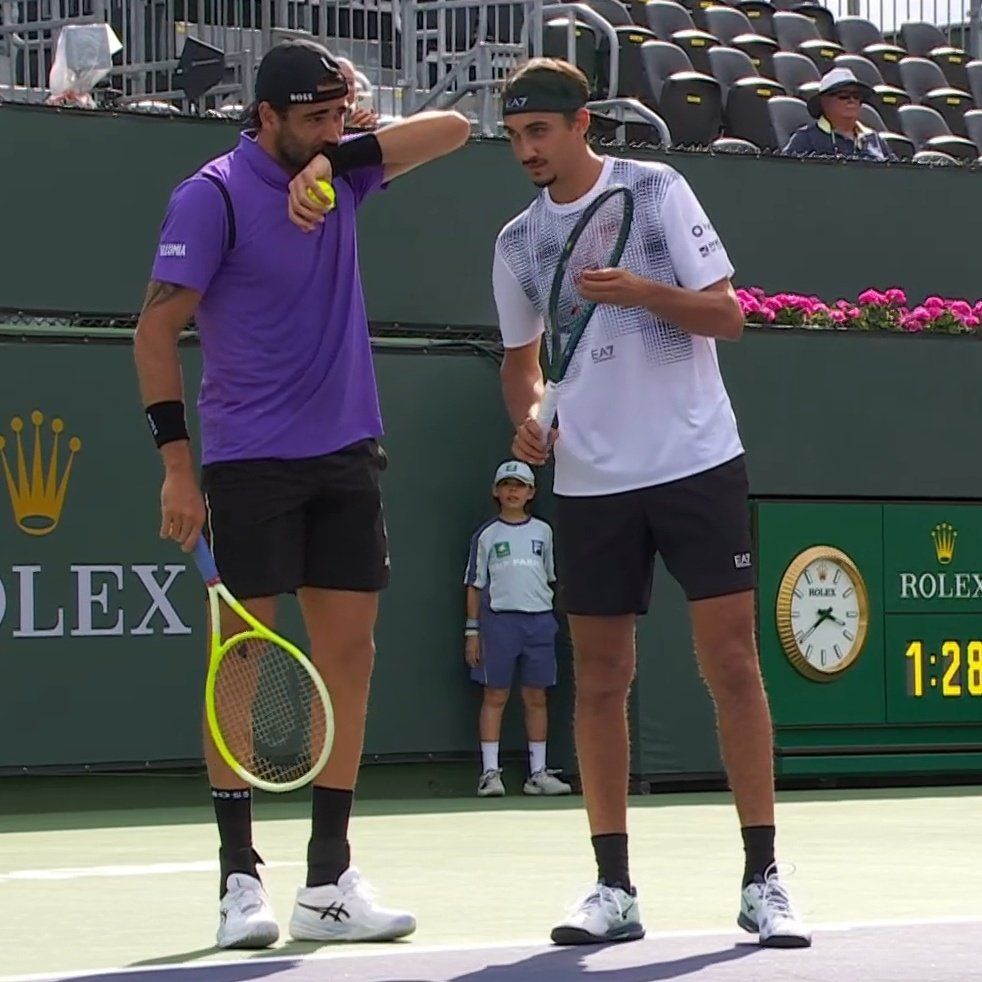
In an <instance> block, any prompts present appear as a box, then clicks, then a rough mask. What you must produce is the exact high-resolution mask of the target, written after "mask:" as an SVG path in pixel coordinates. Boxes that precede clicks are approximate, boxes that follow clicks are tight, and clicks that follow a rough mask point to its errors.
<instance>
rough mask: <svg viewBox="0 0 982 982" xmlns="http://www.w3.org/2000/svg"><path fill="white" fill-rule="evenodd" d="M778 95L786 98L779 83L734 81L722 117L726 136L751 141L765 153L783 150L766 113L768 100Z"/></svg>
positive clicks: (748, 79) (753, 79)
mask: <svg viewBox="0 0 982 982" xmlns="http://www.w3.org/2000/svg"><path fill="white" fill-rule="evenodd" d="M776 95H787V93H786V92H785V91H784V89H783V88H782V86H780V85H779V84H778V83H777V82H769V81H766V80H761V79H758V78H742V79H738V80H737V81H736V82H734V83H733V85H732V86H731V87H730V94H729V96H728V97H727V100H726V110H725V112H724V114H723V118H724V121H725V124H726V134H727V136H736V137H740V138H741V139H744V140H749V141H750V142H751V143H753V144H755V145H756V146H758V147H760V148H761V149H762V150H777V149H780V148H779V147H778V145H777V134H776V133H775V132H774V126H773V124H772V123H771V117H770V113H769V112H768V110H767V102H768V100H769V99H772V98H773V97H774V96H776Z"/></svg>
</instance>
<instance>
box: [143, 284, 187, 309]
mask: <svg viewBox="0 0 982 982" xmlns="http://www.w3.org/2000/svg"><path fill="white" fill-rule="evenodd" d="M183 289H184V287H181V286H177V285H176V284H175V283H161V282H160V281H159V280H151V281H150V285H149V286H148V287H147V295H146V297H145V298H144V300H143V309H144V310H145V311H146V310H149V309H150V308H151V307H157V306H159V305H160V304H162V303H166V302H167V301H168V300H170V299H171V298H172V297H175V296H177V294H178V293H180V292H181V290H183Z"/></svg>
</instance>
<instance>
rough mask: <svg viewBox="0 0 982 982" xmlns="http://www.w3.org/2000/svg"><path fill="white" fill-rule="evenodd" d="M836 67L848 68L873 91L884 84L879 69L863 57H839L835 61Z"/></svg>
mask: <svg viewBox="0 0 982 982" xmlns="http://www.w3.org/2000/svg"><path fill="white" fill-rule="evenodd" d="M835 67H836V68H848V69H849V71H851V72H852V73H853V75H855V76H856V78H858V79H859V81H860V82H865V83H866V84H867V85H868V86H869V87H870V88H871V89H872V88H873V87H874V86H876V85H882V84H883V76H882V75H881V74H880V70H879V68H877V67H876V65H874V64H873V62H871V61H870V60H869V58H864V57H863V56H862V55H849V54H846V55H839V57H838V58H836V59H835Z"/></svg>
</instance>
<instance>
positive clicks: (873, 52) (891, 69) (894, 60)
mask: <svg viewBox="0 0 982 982" xmlns="http://www.w3.org/2000/svg"><path fill="white" fill-rule="evenodd" d="M862 54H863V57H864V58H869V60H870V61H871V62H873V64H874V65H876V67H877V68H878V69H879V70H880V74H881V75H882V76H883V81H884V82H885V83H886V84H887V85H894V86H896V87H897V88H903V82H902V81H901V79H900V62H901V61H903V60H904V58H906V57H907V52H906V51H904V49H903V48H898V47H897V45H895V44H870V45H868V46H867V47H865V48H863V51H862Z"/></svg>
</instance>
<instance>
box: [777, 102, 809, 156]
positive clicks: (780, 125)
mask: <svg viewBox="0 0 982 982" xmlns="http://www.w3.org/2000/svg"><path fill="white" fill-rule="evenodd" d="M767 111H768V113H769V114H770V117H771V126H772V127H773V128H774V135H775V136H776V137H777V149H778V150H783V149H784V148H785V147H786V146H787V145H788V140H790V139H791V137H792V135H793V134H794V132H795V130H798V129H800V128H801V127H802V126H807V125H808V124H809V123H812V122H814V120H813V119H812V116H811V113H810V112H809V111H808V107H807V106H806V105H805V104H804V103H803V102H802V101H801V100H800V99H795V98H793V97H792V96H784V95H776V96H774V97H773V98H772V99H770V100H768V103H767Z"/></svg>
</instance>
